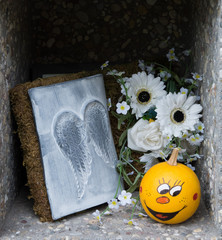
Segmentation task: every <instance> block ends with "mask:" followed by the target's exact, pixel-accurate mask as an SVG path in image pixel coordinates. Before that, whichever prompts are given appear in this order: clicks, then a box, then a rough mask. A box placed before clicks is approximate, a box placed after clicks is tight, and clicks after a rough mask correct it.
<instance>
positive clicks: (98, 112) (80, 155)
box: [29, 74, 118, 220]
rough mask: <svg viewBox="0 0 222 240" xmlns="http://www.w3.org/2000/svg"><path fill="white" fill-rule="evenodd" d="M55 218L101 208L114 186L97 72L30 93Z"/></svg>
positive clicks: (102, 90) (112, 154)
mask: <svg viewBox="0 0 222 240" xmlns="http://www.w3.org/2000/svg"><path fill="white" fill-rule="evenodd" d="M29 96H30V99H31V103H32V108H33V115H34V119H35V123H36V129H37V134H38V137H39V143H40V149H41V156H42V163H43V168H44V176H45V183H46V188H47V193H48V198H49V203H50V207H51V212H52V217H53V219H54V220H56V219H59V218H61V217H63V216H66V215H69V214H72V213H75V212H78V211H81V210H84V209H87V208H90V207H93V206H96V205H99V204H102V203H105V202H107V201H108V200H110V199H112V198H113V197H114V194H115V192H116V188H117V185H118V174H117V172H116V169H115V165H116V162H117V155H116V151H115V147H114V143H113V138H112V133H111V128H110V122H109V117H108V112H107V104H106V103H107V100H106V95H105V88H104V82H103V77H102V75H101V74H98V75H94V76H91V77H86V78H82V79H78V80H72V81H67V82H63V83H58V84H54V85H49V86H44V87H36V88H32V89H30V90H29Z"/></svg>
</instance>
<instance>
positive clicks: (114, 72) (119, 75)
mask: <svg viewBox="0 0 222 240" xmlns="http://www.w3.org/2000/svg"><path fill="white" fill-rule="evenodd" d="M123 74H125V72H118V71H117V70H116V69H113V70H111V71H109V72H107V74H106V75H112V76H118V77H121V76H122V75H123Z"/></svg>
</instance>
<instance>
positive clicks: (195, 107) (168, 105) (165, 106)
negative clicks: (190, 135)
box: [155, 93, 202, 137]
mask: <svg viewBox="0 0 222 240" xmlns="http://www.w3.org/2000/svg"><path fill="white" fill-rule="evenodd" d="M195 100H196V98H195V97H192V96H189V97H187V95H185V94H181V93H169V94H168V95H167V96H165V97H163V98H161V99H160V100H159V101H158V102H157V104H156V110H155V111H156V112H157V121H158V122H159V123H160V130H161V131H162V132H163V135H170V136H172V135H173V136H175V137H182V134H183V132H185V131H186V130H191V131H194V130H195V128H194V125H195V124H196V123H197V122H199V118H200V117H201V114H199V113H200V112H201V111H202V106H201V105H200V104H195Z"/></svg>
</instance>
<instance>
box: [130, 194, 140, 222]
mask: <svg viewBox="0 0 222 240" xmlns="http://www.w3.org/2000/svg"><path fill="white" fill-rule="evenodd" d="M139 199H140V196H139V195H138V196H137V199H136V203H135V204H134V206H133V210H132V213H131V218H130V220H131V219H133V215H134V212H135V209H136V205H137V203H138V202H139Z"/></svg>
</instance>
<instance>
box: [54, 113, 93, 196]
mask: <svg viewBox="0 0 222 240" xmlns="http://www.w3.org/2000/svg"><path fill="white" fill-rule="evenodd" d="M54 137H55V139H56V142H57V144H58V146H59V148H60V150H61V152H62V154H63V155H64V156H65V157H66V159H67V160H68V162H69V164H70V166H71V168H72V170H73V173H74V176H75V180H76V185H77V195H78V198H82V196H83V195H84V191H85V186H86V184H87V182H88V178H89V176H90V174H91V162H92V158H91V155H90V153H89V149H88V146H87V138H86V131H85V126H84V122H83V121H82V120H81V119H80V118H79V117H78V116H76V114H74V113H73V112H69V111H67V112H63V113H61V114H60V115H58V116H57V118H56V121H55V125H54Z"/></svg>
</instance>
